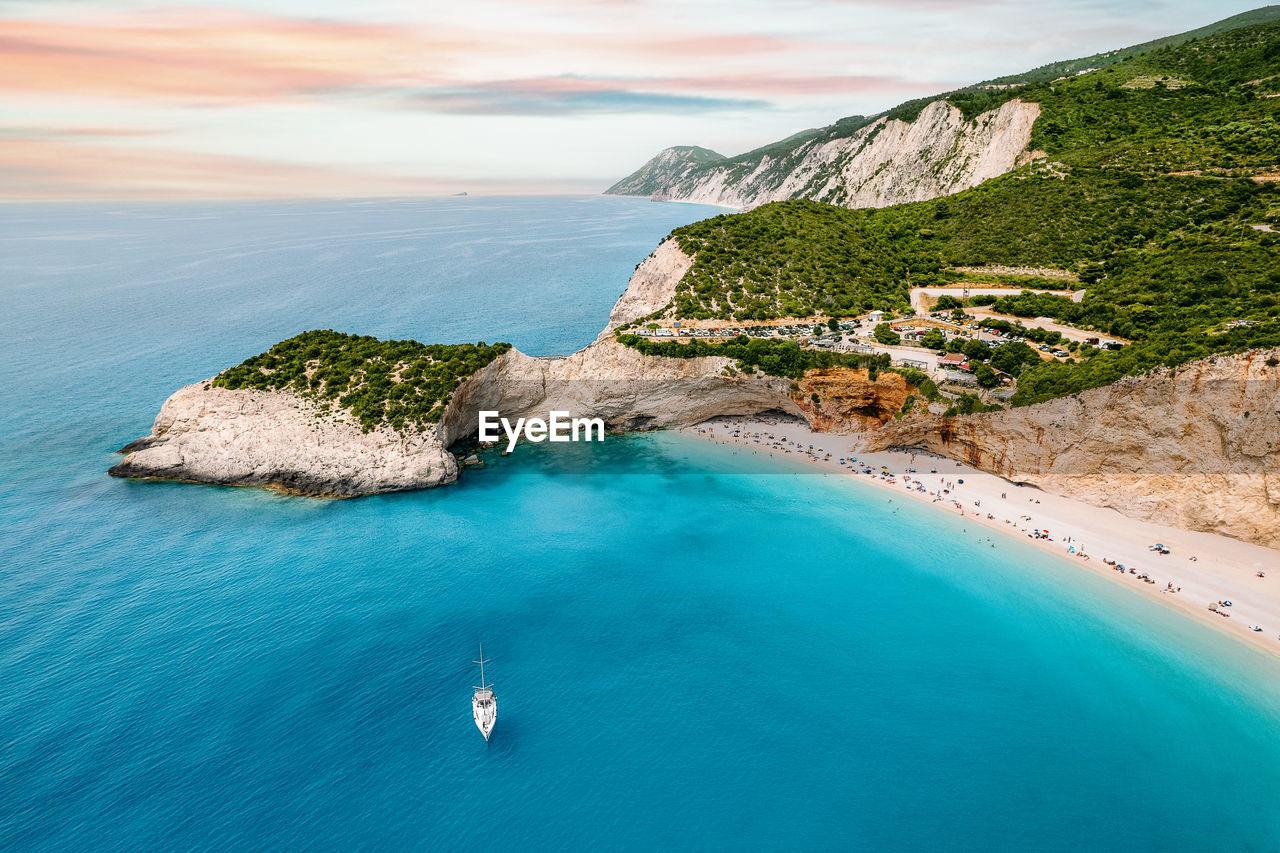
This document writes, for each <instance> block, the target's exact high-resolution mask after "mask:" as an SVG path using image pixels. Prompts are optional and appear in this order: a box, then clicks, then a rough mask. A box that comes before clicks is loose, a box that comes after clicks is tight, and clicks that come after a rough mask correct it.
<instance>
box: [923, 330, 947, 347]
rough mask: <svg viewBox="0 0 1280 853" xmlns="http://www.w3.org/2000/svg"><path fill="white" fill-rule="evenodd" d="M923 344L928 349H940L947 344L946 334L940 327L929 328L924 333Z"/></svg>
mask: <svg viewBox="0 0 1280 853" xmlns="http://www.w3.org/2000/svg"><path fill="white" fill-rule="evenodd" d="M924 345H925V346H926V347H928V348H929V349H942V348H943V347H945V346H946V345H947V336H946V335H944V334H942V330H941V329H929V331H927V332H925V333H924Z"/></svg>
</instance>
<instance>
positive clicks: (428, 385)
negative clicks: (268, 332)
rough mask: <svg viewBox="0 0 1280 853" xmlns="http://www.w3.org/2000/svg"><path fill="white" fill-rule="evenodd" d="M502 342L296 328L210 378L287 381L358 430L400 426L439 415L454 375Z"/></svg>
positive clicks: (244, 382)
mask: <svg viewBox="0 0 1280 853" xmlns="http://www.w3.org/2000/svg"><path fill="white" fill-rule="evenodd" d="M509 349H511V344H493V345H486V344H485V343H483V342H481V343H479V344H420V343H418V342H417V341H380V340H378V339H377V338H372V337H367V336H361V335H345V334H342V333H340V332H335V331H332V330H325V331H312V332H303V333H302V334H300V335H297V336H295V337H292V338H289V339H288V340H286V341H281V342H280V343H278V344H276V345H275V346H273V347H272V348H271V349H269V350H267V351H266V352H264V353H262V354H261V355H255V356H254V357H253V358H250V359H247V360H246V361H244V362H243V363H241V364H240V365H238V366H236V367H232V368H230V369H228V370H224V371H223V372H222V373H220V374H218V376H217V377H216V378H215V379H214V380H213V384H214V385H216V386H218V387H220V388H231V389H236V388H254V389H259V390H284V389H287V390H290V391H294V392H296V393H300V394H306V395H309V396H312V397H314V398H316V399H317V400H319V401H322V402H324V403H326V404H332V403H337V405H338V406H341V407H342V408H345V409H348V410H350V411H351V413H352V414H353V415H354V416H355V417H356V419H357V420H358V421H359V422H360V425H361V427H362V428H363V429H364V431H365V432H369V431H371V430H373V429H376V428H377V427H379V426H381V425H383V424H387V425H389V426H391V427H392V428H393V429H396V430H400V431H404V430H405V429H406V428H409V427H419V428H420V427H423V426H425V425H427V424H431V423H436V422H437V421H439V420H440V417H441V415H443V414H444V409H445V406H446V405H447V404H448V402H449V397H450V396H451V395H452V394H453V391H454V389H455V388H457V387H458V385H459V384H460V383H461V382H462V380H463V379H465V378H466V377H468V376H470V375H471V374H473V373H475V372H476V371H477V370H479V369H480V368H482V367H484V366H485V365H487V364H488V363H489V362H491V361H493V360H494V359H495V358H497V357H498V356H499V355H501V354H502V353H504V352H506V351H507V350H509Z"/></svg>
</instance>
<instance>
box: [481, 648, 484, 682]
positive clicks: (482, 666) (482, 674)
mask: <svg viewBox="0 0 1280 853" xmlns="http://www.w3.org/2000/svg"><path fill="white" fill-rule="evenodd" d="M480 687H481V688H482V689H483V688H484V643H481V644H480Z"/></svg>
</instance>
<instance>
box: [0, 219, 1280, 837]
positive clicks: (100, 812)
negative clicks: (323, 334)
mask: <svg viewBox="0 0 1280 853" xmlns="http://www.w3.org/2000/svg"><path fill="white" fill-rule="evenodd" d="M716 212H718V211H717V210H716V209H714V208H705V207H695V206H688V205H663V204H652V203H650V202H647V201H638V200H634V199H618V198H603V197H589V198H588V197H583V198H518V199H504V198H493V199H485V198H469V199H447V200H431V201H406V202H395V201H380V202H376V203H342V202H333V203H307V204H253V205H232V204H224V205H207V206H201V207H196V206H189V205H188V206H179V205H170V206H92V207H31V206H24V207H14V206H10V207H0V394H2V395H3V396H2V397H0V399H2V400H3V405H2V406H0V483H2V488H0V850H6V851H8V850H28V849H31V850H74V851H81V850H130V851H134V850H156V851H170V850H186V849H212V850H229V849H241V848H243V849H264V848H265V849H290V850H292V849H332V850H351V849H357V848H359V849H397V850H398V849H421V850H446V849H458V850H461V849H471V848H476V847H483V848H487V849H499V850H534V849H580V848H586V847H591V848H600V849H638V850H659V849H682V848H693V849H716V850H723V849H788V850H789V849H826V850H851V849H853V850H884V849H900V850H930V851H932V850H1063V851H1078V850H1081V849H1096V850H1125V851H1146V850H1150V851H1170V850H1253V851H1274V850H1280V805H1277V804H1278V803H1280V664H1277V662H1276V661H1274V660H1272V659H1269V658H1266V657H1264V656H1262V655H1261V654H1260V653H1258V652H1255V651H1254V650H1251V649H1248V648H1244V647H1242V646H1239V645H1237V644H1236V643H1234V642H1233V641H1231V640H1229V639H1227V638H1225V637H1223V636H1220V635H1218V634H1217V633H1215V632H1213V631H1212V630H1211V629H1209V628H1206V627H1204V626H1202V625H1199V624H1197V623H1194V622H1191V621H1190V620H1187V619H1185V617H1182V616H1180V615H1177V614H1174V613H1170V612H1167V611H1165V610H1164V609H1163V608H1161V607H1159V606H1158V605H1156V604H1153V603H1152V602H1150V601H1148V600H1146V599H1143V598H1141V597H1139V596H1137V595H1136V594H1135V593H1132V592H1130V591H1128V590H1126V589H1124V588H1121V587H1117V586H1114V585H1113V584H1111V583H1109V582H1108V581H1107V579H1105V578H1099V577H1095V576H1093V575H1090V574H1087V573H1084V572H1081V571H1079V570H1078V569H1076V568H1074V567H1072V566H1070V565H1068V564H1065V563H1062V562H1060V561H1057V560H1054V559H1052V558H1051V557H1048V556H1047V555H1044V554H1042V553H1040V552H1038V551H1036V550H1034V549H1033V548H1031V547H1030V546H1029V545H1023V544H1022V543H1020V542H1017V541H1004V539H999V540H997V541H995V542H994V543H992V542H990V541H988V540H987V539H986V538H985V537H986V534H985V533H977V532H975V531H973V530H968V531H966V530H965V529H964V526H963V520H962V519H958V518H955V517H953V516H950V515H947V514H944V513H940V512H935V511H934V510H933V508H931V507H927V506H923V505H918V504H915V503H914V502H911V503H907V502H904V499H900V498H898V497H897V496H895V495H893V494H891V493H887V492H885V491H882V490H880V489H876V488H874V487H872V486H868V485H865V484H860V483H856V482H848V481H846V480H844V479H842V478H841V479H837V478H835V477H826V476H823V475H821V474H814V473H810V472H808V471H805V470H803V469H801V468H799V467H797V466H795V465H793V464H791V463H789V462H785V461H780V460H766V459H762V458H760V457H756V456H753V455H751V454H750V453H749V452H747V451H737V452H735V451H733V450H729V449H726V448H724V447H721V446H715V445H710V444H705V443H702V442H699V441H696V440H694V439H691V438H688V437H685V436H682V435H677V434H649V435H638V436H628V437H620V438H610V439H609V440H608V441H607V442H605V443H604V444H603V445H570V446H564V445H557V446H555V447H554V449H553V448H552V446H551V445H540V446H532V447H531V446H525V447H521V448H520V449H518V450H517V452H516V453H515V454H514V455H512V456H511V457H508V458H494V459H491V460H490V462H491V464H490V466H489V467H486V468H484V469H479V470H469V471H467V472H466V473H465V476H464V479H463V480H462V481H461V482H460V483H458V484H457V485H455V486H451V487H448V488H443V489H438V490H434V491H430V492H422V493H415V494H403V495H394V496H386V497H378V498H366V499H360V500H353V501H342V502H321V501H313V500H307V499H300V498H283V497H279V496H275V495H271V494H267V493H264V492H259V491H251V490H237V489H220V488H211V487H201V486H185V485H171V484H165V485H162V484H145V483H130V482H124V481H120V480H116V479H112V478H109V477H107V476H106V474H105V471H106V469H107V467H108V466H109V465H111V464H112V462H113V459H115V458H116V457H113V456H112V451H113V450H115V449H116V448H118V447H119V446H121V445H122V444H124V443H125V442H127V441H129V440H131V439H133V438H136V437H138V436H139V435H142V434H144V433H145V432H146V431H147V429H148V428H149V426H150V422H151V419H152V418H153V417H154V415H155V412H156V411H157V409H158V407H159V405H160V403H161V402H162V401H163V400H164V398H165V397H166V396H167V395H168V394H169V393H170V392H171V391H173V390H174V389H176V388H177V387H179V386H180V385H183V384H186V383H189V382H193V381H196V380H198V379H201V378H204V377H207V376H210V375H212V374H213V373H215V372H217V371H218V370H220V369H222V368H224V367H227V366H229V365H231V364H235V363H238V362H239V361H241V360H242V359H244V358H245V357H247V356H249V355H252V354H254V353H257V352H259V351H261V350H263V349H265V348H266V347H268V346H270V345H271V344H272V343H274V342H275V341H277V340H279V339H281V338H284V337H288V336H290V335H292V334H294V333H296V332H298V331H301V330H303V329H309V328H335V329H339V330H342V331H352V332H361V333H367V334H374V335H378V336H382V337H388V336H394V337H412V338H416V339H419V340H423V341H445V342H452V341H463V340H477V339H484V340H487V341H494V340H509V341H512V342H513V343H515V344H516V345H517V346H519V347H520V348H522V349H524V350H525V351H526V352H530V353H533V354H553V353H567V352H570V351H572V350H574V349H576V348H578V347H580V346H582V345H584V344H585V343H587V342H589V341H590V340H591V339H592V338H593V337H594V336H595V334H596V332H597V331H598V330H599V328H600V327H601V325H602V324H603V322H604V318H605V315H606V314H607V312H608V309H609V307H610V305H611V304H612V303H613V301H614V299H615V298H616V297H617V295H618V294H619V292H620V291H621V290H622V289H623V288H624V286H625V284H626V280H627V276H628V275H629V274H630V272H631V269H632V267H633V266H634V265H635V264H636V263H637V262H638V261H640V260H642V259H643V258H644V257H645V256H646V255H647V254H648V253H649V252H650V251H651V250H652V248H653V247H654V246H655V245H656V243H657V241H658V240H659V239H660V238H661V237H662V236H663V235H665V234H666V233H667V232H668V231H670V230H671V229H672V228H673V227H675V226H678V225H680V224H683V223H685V222H689V221H692V220H695V219H699V218H702V217H704V216H709V215H712V214H714V213H716ZM993 544H994V547H992V546H993ZM480 640H483V641H484V643H485V652H486V654H487V655H488V656H489V657H491V658H492V661H493V662H492V664H491V665H490V667H489V668H488V674H489V675H490V676H491V678H492V679H493V681H494V682H495V683H496V692H497V695H498V701H499V717H498V725H497V728H496V729H495V732H494V736H493V741H492V743H490V744H489V745H487V746H486V744H485V742H484V741H483V739H482V738H481V737H480V735H479V733H478V732H477V731H476V729H475V726H474V725H473V724H472V722H471V716H470V704H469V703H470V694H471V685H472V684H474V683H476V677H477V673H476V672H475V668H474V667H473V665H472V664H471V659H472V658H474V657H475V656H476V655H475V649H476V643H477V642H478V641H480Z"/></svg>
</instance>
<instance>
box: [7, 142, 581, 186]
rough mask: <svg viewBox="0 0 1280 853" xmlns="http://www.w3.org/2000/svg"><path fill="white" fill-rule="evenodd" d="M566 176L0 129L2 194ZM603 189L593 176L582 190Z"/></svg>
mask: <svg viewBox="0 0 1280 853" xmlns="http://www.w3.org/2000/svg"><path fill="white" fill-rule="evenodd" d="M564 188H565V182H564V181H557V182H554V183H553V182H542V183H539V182H538V181H536V180H530V181H528V182H523V183H521V182H513V181H504V182H485V181H483V180H475V179H468V180H466V181H465V182H464V181H460V180H458V179H456V178H438V177H431V176H420V175H418V176H415V175H403V174H394V175H393V174H387V173H383V172H378V171H375V170H371V169H360V168H353V167H346V168H344V167H327V166H306V165H300V164H296V163H286V162H280V161H276V160H266V159H255V158H252V157H233V156H225V155H217V154H206V153H200V152H193V151H181V150H173V149H155V148H131V147H125V146H122V145H112V144H89V143H77V142H73V141H70V140H68V139H57V138H49V137H45V138H32V137H28V136H23V135H21V134H11V133H7V132H2V131H0V199H8V200H38V199H49V200H65V199H123V198H285V197H288V198H301V197H311V198H354V197H372V196H415V195H439V194H445V193H453V192H458V191H460V190H471V191H476V190H488V191H491V192H493V191H499V192H548V191H555V190H559V191H563V189H564ZM587 189H591V190H598V189H599V187H598V186H596V185H595V183H592V184H590V186H587V185H585V184H584V186H583V190H584V191H586V190H587Z"/></svg>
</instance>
